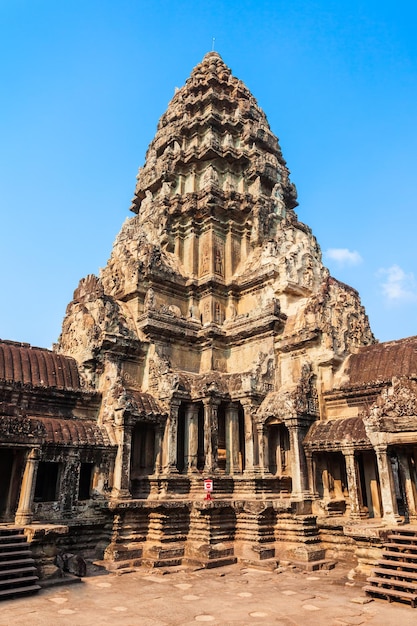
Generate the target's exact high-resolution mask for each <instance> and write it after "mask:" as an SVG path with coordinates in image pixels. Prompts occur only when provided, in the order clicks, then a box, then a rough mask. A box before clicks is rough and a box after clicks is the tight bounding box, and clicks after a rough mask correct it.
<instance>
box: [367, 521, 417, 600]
mask: <svg viewBox="0 0 417 626" xmlns="http://www.w3.org/2000/svg"><path fill="white" fill-rule="evenodd" d="M387 539H388V542H387V543H385V544H384V550H383V552H382V557H381V559H380V560H379V561H378V563H377V565H376V567H375V569H374V570H373V572H372V575H371V576H370V577H369V578H368V579H367V581H368V584H367V585H366V586H365V587H364V591H365V593H367V594H368V595H371V596H376V597H378V598H382V599H384V600H388V602H393V601H397V602H409V603H410V604H411V606H412V607H413V608H416V606H417V530H410V529H396V530H395V531H392V532H391V533H390V534H389V535H388V537H387Z"/></svg>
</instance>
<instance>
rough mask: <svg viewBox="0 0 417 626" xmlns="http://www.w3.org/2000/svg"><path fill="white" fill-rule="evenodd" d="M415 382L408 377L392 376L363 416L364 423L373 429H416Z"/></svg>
mask: <svg viewBox="0 0 417 626" xmlns="http://www.w3.org/2000/svg"><path fill="white" fill-rule="evenodd" d="M416 415H417V382H416V381H415V380H409V379H408V378H405V377H402V378H394V379H393V380H392V386H389V387H386V388H385V389H384V390H383V391H382V392H381V394H380V395H379V397H378V399H377V401H376V403H375V404H374V405H373V406H372V407H370V409H369V412H368V414H367V415H366V416H365V419H366V422H365V423H366V425H367V427H368V428H370V429H371V430H373V431H376V432H378V431H380V430H382V431H388V432H401V431H402V430H412V431H414V430H417V421H416V417H415V416H416Z"/></svg>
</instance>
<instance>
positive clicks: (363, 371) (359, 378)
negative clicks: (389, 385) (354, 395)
mask: <svg viewBox="0 0 417 626" xmlns="http://www.w3.org/2000/svg"><path fill="white" fill-rule="evenodd" d="M345 373H346V375H347V377H348V379H347V380H346V383H345V384H344V385H343V386H344V387H347V386H358V385H366V384H370V383H373V382H388V381H391V380H392V378H393V377H394V376H397V377H399V376H409V377H417V337H407V338H406V339H400V340H398V341H388V342H385V343H377V344H373V345H371V346H365V347H363V348H360V349H359V351H358V353H357V354H352V355H351V356H350V357H349V359H348V362H347V366H346V372H345Z"/></svg>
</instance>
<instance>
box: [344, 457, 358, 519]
mask: <svg viewBox="0 0 417 626" xmlns="http://www.w3.org/2000/svg"><path fill="white" fill-rule="evenodd" d="M342 452H343V455H344V457H345V462H346V477H347V484H348V491H349V502H350V517H352V518H354V519H359V518H360V517H361V500H362V498H361V487H360V482H359V476H358V464H357V461H356V459H355V453H354V451H353V450H346V449H342Z"/></svg>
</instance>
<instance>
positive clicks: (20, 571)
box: [0, 566, 37, 581]
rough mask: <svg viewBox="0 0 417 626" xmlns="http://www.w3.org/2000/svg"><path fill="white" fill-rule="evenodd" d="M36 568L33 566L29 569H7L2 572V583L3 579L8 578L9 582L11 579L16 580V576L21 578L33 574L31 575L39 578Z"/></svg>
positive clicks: (0, 573) (0, 577) (0, 576)
mask: <svg viewBox="0 0 417 626" xmlns="http://www.w3.org/2000/svg"><path fill="white" fill-rule="evenodd" d="M36 571H37V570H36V567H33V566H29V567H20V568H19V569H13V568H12V569H6V570H4V571H2V572H0V581H1V579H2V578H4V577H6V576H7V580H10V578H15V577H16V576H17V577H19V576H21V575H22V574H31V575H33V574H34V575H35V576H37V573H36Z"/></svg>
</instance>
